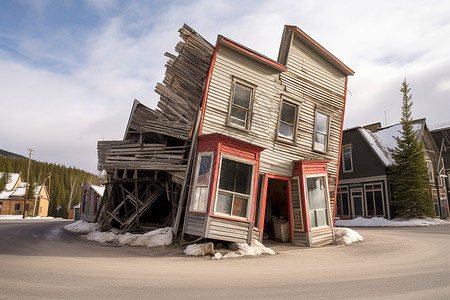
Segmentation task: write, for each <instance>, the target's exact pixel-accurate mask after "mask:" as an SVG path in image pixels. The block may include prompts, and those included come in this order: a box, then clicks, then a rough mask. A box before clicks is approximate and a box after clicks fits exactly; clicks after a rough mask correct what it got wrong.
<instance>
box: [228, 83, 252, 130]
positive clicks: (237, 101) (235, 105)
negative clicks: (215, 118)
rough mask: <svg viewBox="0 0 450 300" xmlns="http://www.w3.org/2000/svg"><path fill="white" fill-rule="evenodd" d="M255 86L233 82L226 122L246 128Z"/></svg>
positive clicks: (248, 122) (248, 123)
mask: <svg viewBox="0 0 450 300" xmlns="http://www.w3.org/2000/svg"><path fill="white" fill-rule="evenodd" d="M254 92H255V88H254V87H251V86H248V85H244V84H241V83H240V82H236V81H234V82H233V90H232V94H231V103H230V112H229V116H228V124H230V125H233V126H237V127H241V128H243V129H248V128H249V125H250V114H251V108H252V102H253V97H254Z"/></svg>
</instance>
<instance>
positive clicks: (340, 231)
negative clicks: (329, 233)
mask: <svg viewBox="0 0 450 300" xmlns="http://www.w3.org/2000/svg"><path fill="white" fill-rule="evenodd" d="M334 234H335V236H336V243H337V244H338V245H350V244H353V243H356V242H362V241H364V237H362V235H360V234H359V233H357V232H356V231H354V230H352V229H350V228H335V229H334Z"/></svg>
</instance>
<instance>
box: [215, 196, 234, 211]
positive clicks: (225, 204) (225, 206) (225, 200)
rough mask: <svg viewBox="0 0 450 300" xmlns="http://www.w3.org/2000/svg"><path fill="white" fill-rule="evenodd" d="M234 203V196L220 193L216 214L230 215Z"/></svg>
mask: <svg viewBox="0 0 450 300" xmlns="http://www.w3.org/2000/svg"><path fill="white" fill-rule="evenodd" d="M232 201H233V196H232V195H230V194H224V193H220V192H219V193H218V194H217V203H216V212H219V213H222V214H227V215H230V214H231V203H232Z"/></svg>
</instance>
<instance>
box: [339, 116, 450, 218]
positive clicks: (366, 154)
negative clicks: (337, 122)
mask: <svg viewBox="0 0 450 300" xmlns="http://www.w3.org/2000/svg"><path fill="white" fill-rule="evenodd" d="M413 127H414V130H417V139H419V140H420V141H421V143H422V146H423V148H424V155H425V161H426V163H427V167H428V174H429V178H430V191H431V194H432V196H433V200H434V206H435V214H436V217H440V218H443V219H446V218H447V216H448V201H447V193H446V183H445V181H443V180H442V177H441V176H438V175H439V170H438V168H439V166H440V165H441V166H442V164H440V163H439V149H438V147H437V146H436V144H435V142H434V140H433V138H432V136H431V133H430V131H429V130H428V128H427V125H426V122H425V119H419V120H415V121H413ZM400 130H401V125H400V124H397V125H393V126H389V127H384V128H382V127H381V124H380V123H375V124H371V125H367V126H364V127H355V128H351V129H347V130H344V132H343V137H342V154H341V155H342V156H341V162H342V165H341V168H340V170H339V182H338V188H337V191H336V193H337V197H336V199H337V203H336V217H338V218H340V219H353V218H356V217H364V218H371V217H385V218H387V219H392V218H394V217H395V215H394V212H393V209H392V205H391V200H392V189H393V182H392V180H391V178H390V173H391V171H390V170H391V167H392V166H394V164H395V162H394V160H393V159H392V156H391V153H390V151H389V149H393V148H395V146H396V141H395V138H394V137H396V136H399V132H400Z"/></svg>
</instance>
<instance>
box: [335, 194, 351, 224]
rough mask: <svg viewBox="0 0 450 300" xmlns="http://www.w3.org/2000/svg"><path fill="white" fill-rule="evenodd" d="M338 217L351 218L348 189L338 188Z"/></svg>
mask: <svg viewBox="0 0 450 300" xmlns="http://www.w3.org/2000/svg"><path fill="white" fill-rule="evenodd" d="M336 200H337V214H338V216H347V217H348V216H350V205H349V201H348V200H349V199H348V188H347V187H338V189H337V193H336Z"/></svg>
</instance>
